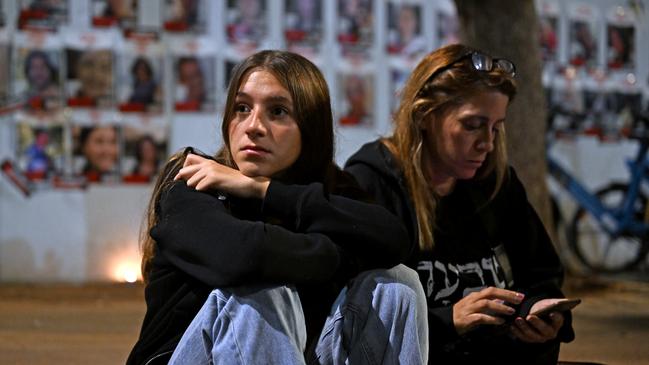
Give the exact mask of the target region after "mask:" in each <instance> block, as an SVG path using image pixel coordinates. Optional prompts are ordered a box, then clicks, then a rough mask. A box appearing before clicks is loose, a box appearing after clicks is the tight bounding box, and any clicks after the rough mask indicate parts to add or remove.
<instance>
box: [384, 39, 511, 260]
mask: <svg viewBox="0 0 649 365" xmlns="http://www.w3.org/2000/svg"><path fill="white" fill-rule="evenodd" d="M473 51H475V50H474V49H472V48H469V47H467V46H464V45H461V44H454V45H450V46H446V47H442V48H439V49H438V50H436V51H434V52H432V53H430V54H428V55H427V56H426V57H424V59H423V60H422V61H421V62H420V63H419V64H418V65H417V67H416V68H415V69H414V71H413V72H412V74H411V75H410V77H409V79H408V81H407V82H406V84H405V86H404V88H403V91H402V97H401V104H400V106H399V109H398V111H397V113H396V115H395V120H394V123H395V126H394V131H393V134H392V136H391V137H388V138H385V139H383V141H382V142H383V144H384V145H385V146H386V147H387V148H388V149H389V150H390V152H391V153H392V154H393V155H394V156H395V157H396V160H397V162H398V164H399V165H400V167H401V168H402V170H403V174H404V177H405V179H406V183H407V188H408V191H409V193H410V197H411V199H412V201H413V204H414V209H415V214H416V216H417V226H418V236H419V247H420V249H421V250H422V251H425V250H432V249H433V247H434V245H435V242H434V238H433V231H434V229H435V210H436V208H437V200H438V196H437V195H436V194H435V192H434V191H433V190H432V189H431V187H430V185H429V183H428V179H427V177H426V175H425V172H424V170H423V163H422V148H423V130H422V125H423V123H424V122H425V121H426V120H428V118H434V119H437V118H435V117H440V116H442V115H443V114H444V113H445V112H446V111H448V110H449V109H450V108H454V107H457V106H459V105H461V104H462V103H464V102H465V100H466V99H467V98H469V97H471V96H473V95H476V94H478V93H481V92H485V91H498V92H501V93H503V94H504V95H506V96H507V97H508V98H509V101H510V102H511V100H512V99H513V98H514V96H515V94H516V83H515V82H514V79H513V76H511V75H509V74H508V73H505V72H503V71H502V70H500V69H498V68H494V69H493V70H491V71H490V72H484V71H476V70H475V69H474V68H473V67H471V66H470V64H469V62H470V60H468V59H467V60H464V61H463V62H457V65H458V66H455V67H448V66H449V64H450V63H452V62H454V61H455V60H458V59H460V58H461V57H462V56H463V55H466V54H468V53H470V52H473ZM442 67H448V69H446V70H444V71H443V72H441V73H439V74H437V75H435V76H434V77H433V78H431V76H432V75H433V74H434V73H435V72H436V71H437V70H439V69H441V68H442ZM506 171H507V152H506V146H505V130H504V128H501V129H500V130H499V132H498V134H497V135H496V138H495V140H494V150H493V151H492V152H491V153H489V154H488V156H487V160H486V161H485V164H484V165H483V166H482V167H481V168H480V169H479V170H478V172H477V174H476V178H484V177H486V176H488V175H490V174H491V173H495V175H496V185H495V188H494V191H493V193H492V195H491V197H492V198H493V196H495V194H496V193H497V192H498V190H499V189H500V187H501V186H502V182H503V180H504V178H505V173H506Z"/></svg>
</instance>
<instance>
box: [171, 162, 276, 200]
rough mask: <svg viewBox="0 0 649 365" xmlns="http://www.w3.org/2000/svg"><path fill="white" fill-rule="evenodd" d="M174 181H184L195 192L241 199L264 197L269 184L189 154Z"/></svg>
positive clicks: (267, 180)
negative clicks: (211, 190) (212, 190)
mask: <svg viewBox="0 0 649 365" xmlns="http://www.w3.org/2000/svg"><path fill="white" fill-rule="evenodd" d="M174 180H185V181H186V182H187V186H189V187H192V188H194V189H196V190H209V189H218V190H221V191H223V192H226V193H228V194H232V195H235V196H238V197H241V198H259V199H263V198H264V197H265V196H266V190H268V185H269V184H270V179H269V178H266V177H248V176H246V175H244V174H242V173H241V171H239V170H237V169H233V168H231V167H228V166H225V165H222V164H220V163H218V162H216V161H214V160H210V159H209V158H204V157H201V156H198V155H194V154H191V153H190V154H188V155H187V157H186V158H185V163H184V164H183V168H182V169H180V171H178V174H177V175H176V176H175V177H174Z"/></svg>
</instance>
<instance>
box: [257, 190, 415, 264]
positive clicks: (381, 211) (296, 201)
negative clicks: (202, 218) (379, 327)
mask: <svg viewBox="0 0 649 365" xmlns="http://www.w3.org/2000/svg"><path fill="white" fill-rule="evenodd" d="M264 212H265V213H266V214H270V215H272V216H275V217H279V218H280V219H281V220H282V221H283V222H286V223H287V224H288V229H290V230H292V231H295V232H300V233H307V234H310V233H320V234H324V235H325V236H327V237H329V238H330V239H331V240H333V241H334V242H335V243H336V244H337V245H338V246H340V247H341V248H342V249H343V250H345V252H347V253H348V257H349V259H350V260H351V261H352V262H353V264H354V266H355V269H356V270H355V271H362V270H369V269H374V268H377V267H391V266H394V265H396V264H398V263H400V262H403V261H404V260H405V259H406V256H407V255H408V253H409V245H410V244H409V241H408V236H407V233H406V231H405V228H404V227H403V225H402V224H401V221H400V220H399V218H397V217H396V216H394V215H393V214H391V213H390V212H389V211H388V210H386V209H385V208H383V207H381V206H379V205H376V204H370V203H365V202H361V201H358V200H354V199H349V198H346V197H343V196H339V195H333V194H326V193H325V191H324V188H323V185H322V184H320V183H312V184H309V185H286V184H282V183H280V182H277V181H272V182H271V184H270V186H269V187H268V191H267V192H266V199H265V200H264ZM350 274H351V275H354V273H350Z"/></svg>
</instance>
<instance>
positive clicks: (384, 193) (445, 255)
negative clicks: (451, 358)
mask: <svg viewBox="0 0 649 365" xmlns="http://www.w3.org/2000/svg"><path fill="white" fill-rule="evenodd" d="M345 170H346V171H348V172H350V173H351V174H352V175H354V177H355V178H356V180H357V181H358V183H359V184H360V185H361V187H362V188H363V189H365V190H366V191H367V192H368V193H370V195H371V196H372V197H374V199H375V201H376V202H377V203H379V204H381V205H383V206H385V207H386V208H388V210H390V211H391V212H393V213H395V214H396V215H398V216H399V217H400V218H401V219H402V221H403V222H404V224H405V226H406V228H407V229H408V233H409V238H410V240H411V242H412V243H411V247H413V251H412V252H411V254H410V256H409V258H408V259H407V265H408V266H409V267H411V268H413V269H415V270H417V271H418V273H419V276H420V279H421V281H422V285H423V287H424V291H425V292H426V295H427V300H428V307H429V312H428V316H429V318H428V322H429V329H430V342H431V343H430V349H431V353H430V359H431V360H433V359H435V358H436V357H438V358H439V356H441V355H439V354H441V353H444V352H449V351H451V352H452V351H455V350H454V348H455V347H454V344H457V343H459V342H462V341H464V340H465V339H464V338H461V337H460V336H458V334H457V332H456V331H455V327H454V325H453V307H452V305H453V304H454V303H456V302H457V301H458V300H460V299H461V298H462V297H464V296H465V295H466V294H468V293H470V292H472V291H477V290H480V289H482V288H484V287H487V286H496V287H504V288H508V289H511V290H516V291H519V292H522V293H524V294H525V300H524V301H523V303H522V304H521V305H520V308H519V309H518V310H519V312H518V313H519V315H521V316H523V317H524V316H525V315H526V314H527V313H528V312H529V309H530V307H531V306H532V305H533V304H534V303H535V302H536V301H538V300H540V299H542V298H557V297H563V294H562V292H561V290H560V286H561V283H562V279H563V269H562V266H561V262H560V261H559V258H558V256H557V254H556V252H555V250H554V246H553V245H552V242H551V241H550V238H549V236H548V235H547V232H546V231H545V229H544V227H543V225H542V223H541V221H540V219H539V217H538V216H537V214H536V212H535V211H534V209H533V208H532V206H531V205H530V204H529V202H528V200H527V196H526V194H525V190H524V188H523V185H522V184H521V182H520V181H519V179H518V177H517V176H516V173H515V172H514V170H513V169H512V168H511V167H510V168H509V170H508V174H507V179H506V181H505V182H504V183H503V186H502V188H501V189H500V191H499V192H498V194H497V195H496V196H495V197H494V198H493V199H492V200H489V197H490V196H491V194H492V191H493V186H494V180H495V179H494V178H493V177H490V178H486V179H484V180H459V181H458V182H457V183H456V186H455V188H454V190H453V192H452V193H450V194H449V195H447V196H444V197H443V198H441V199H440V200H439V201H438V208H437V212H436V215H437V218H436V219H437V222H436V227H435V230H434V233H433V234H434V238H435V248H434V250H433V251H432V252H430V251H429V252H422V251H421V250H419V248H418V247H419V245H418V241H419V238H418V229H417V219H416V215H415V211H414V206H413V203H412V200H411V198H410V196H409V194H408V189H407V186H406V182H405V178H404V176H403V173H402V171H401V169H400V168H399V167H398V164H397V162H396V161H395V158H394V156H393V155H392V154H391V152H390V151H389V150H388V149H387V148H386V147H385V145H383V144H382V143H381V142H380V141H375V142H372V143H368V144H366V145H364V146H363V147H362V148H361V149H360V150H359V151H358V152H356V154H354V155H353V156H352V157H351V158H350V159H349V160H348V161H347V164H346V166H345ZM502 248H504V252H506V254H504V255H503V254H502V253H500V252H502V250H501V249H502ZM507 259H508V261H509V264H510V265H507V263H506V262H505V260H507ZM508 266H509V269H508ZM478 332H480V331H474V333H473V334H472V335H473V336H475V333H478ZM462 337H465V336H462ZM468 337H470V336H467V338H468ZM573 338H574V333H573V331H572V326H571V317H570V315H569V314H568V315H567V316H566V320H565V324H564V326H563V328H562V329H561V331H560V333H559V340H561V341H564V342H567V341H571V340H572V339H573ZM469 351H470V350H469ZM442 357H443V356H442Z"/></svg>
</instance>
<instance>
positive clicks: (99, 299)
mask: <svg viewBox="0 0 649 365" xmlns="http://www.w3.org/2000/svg"><path fill="white" fill-rule="evenodd" d="M565 291H566V293H567V294H568V296H571V297H579V298H581V299H582V300H583V302H582V304H581V305H580V306H579V307H577V309H575V311H574V326H575V330H576V333H577V339H576V340H575V341H574V342H572V343H569V344H565V345H564V346H563V347H562V351H561V356H560V359H561V360H562V361H571V362H582V363H587V362H594V363H602V364H649V342H648V339H649V280H644V279H642V280H637V278H631V279H630V278H623V279H619V278H613V279H611V278H593V277H571V278H569V279H568V280H567V281H566V286H565ZM144 311H145V306H144V296H143V286H142V285H141V284H94V285H60V284H53V285H24V284H22V285H21V284H2V285H0V359H1V360H0V363H2V364H7V365H10V364H32V365H40V364H69V365H75V364H97V365H103V364H106V365H108V364H111V365H112V364H123V363H124V362H125V360H126V357H127V356H128V353H129V351H130V349H131V347H132V345H133V343H134V342H135V340H136V338H137V335H138V331H139V328H140V324H141V322H142V318H143V316H144Z"/></svg>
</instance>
